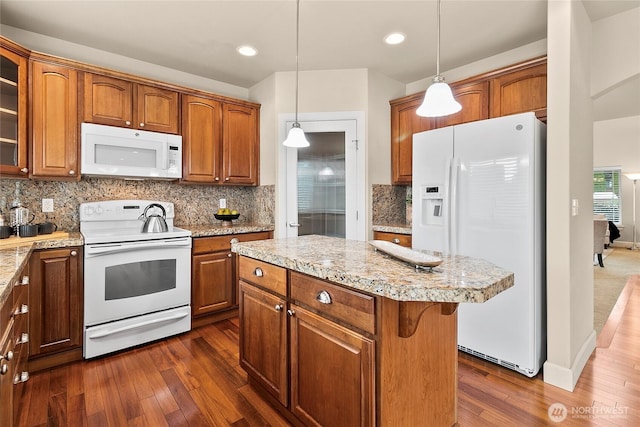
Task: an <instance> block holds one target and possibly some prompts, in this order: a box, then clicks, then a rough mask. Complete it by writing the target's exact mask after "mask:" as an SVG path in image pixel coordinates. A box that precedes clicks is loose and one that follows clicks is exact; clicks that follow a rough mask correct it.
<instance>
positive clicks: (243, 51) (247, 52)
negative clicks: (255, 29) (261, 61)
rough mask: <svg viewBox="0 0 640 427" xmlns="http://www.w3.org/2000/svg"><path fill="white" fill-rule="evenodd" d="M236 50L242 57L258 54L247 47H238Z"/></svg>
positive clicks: (253, 48)
mask: <svg viewBox="0 0 640 427" xmlns="http://www.w3.org/2000/svg"><path fill="white" fill-rule="evenodd" d="M236 50H237V51H238V53H239V54H240V55H243V56H256V55H257V54H258V50H257V49H256V48H255V47H252V46H249V45H244V46H239V47H238V48H237V49H236Z"/></svg>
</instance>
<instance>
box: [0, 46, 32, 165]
mask: <svg viewBox="0 0 640 427" xmlns="http://www.w3.org/2000/svg"><path fill="white" fill-rule="evenodd" d="M27 96H28V95H27V59H26V58H25V57H23V56H20V55H18V54H16V53H14V52H11V51H9V50H6V49H4V48H2V47H0V174H1V175H3V176H16V177H20V176H21V177H25V176H26V175H27V173H28V172H29V170H28V169H27Z"/></svg>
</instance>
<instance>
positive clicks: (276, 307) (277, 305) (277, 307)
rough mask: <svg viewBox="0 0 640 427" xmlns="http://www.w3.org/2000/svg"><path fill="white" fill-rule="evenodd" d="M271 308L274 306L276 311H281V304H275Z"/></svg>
mask: <svg viewBox="0 0 640 427" xmlns="http://www.w3.org/2000/svg"><path fill="white" fill-rule="evenodd" d="M273 308H275V309H276V311H282V304H276V306H275V307H273Z"/></svg>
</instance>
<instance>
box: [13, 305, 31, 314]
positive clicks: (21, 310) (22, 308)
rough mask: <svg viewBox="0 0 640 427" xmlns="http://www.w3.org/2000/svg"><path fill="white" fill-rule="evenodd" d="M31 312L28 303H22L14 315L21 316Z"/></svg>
mask: <svg viewBox="0 0 640 427" xmlns="http://www.w3.org/2000/svg"><path fill="white" fill-rule="evenodd" d="M28 312H29V306H28V305H27V304H22V305H21V306H20V307H18V308H16V311H15V312H14V313H13V315H14V316H19V315H21V314H27V313H28Z"/></svg>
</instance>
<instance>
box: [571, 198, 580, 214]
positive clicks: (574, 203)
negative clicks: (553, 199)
mask: <svg viewBox="0 0 640 427" xmlns="http://www.w3.org/2000/svg"><path fill="white" fill-rule="evenodd" d="M579 213H580V202H578V199H571V216H577V215H578V214H579Z"/></svg>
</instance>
